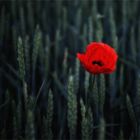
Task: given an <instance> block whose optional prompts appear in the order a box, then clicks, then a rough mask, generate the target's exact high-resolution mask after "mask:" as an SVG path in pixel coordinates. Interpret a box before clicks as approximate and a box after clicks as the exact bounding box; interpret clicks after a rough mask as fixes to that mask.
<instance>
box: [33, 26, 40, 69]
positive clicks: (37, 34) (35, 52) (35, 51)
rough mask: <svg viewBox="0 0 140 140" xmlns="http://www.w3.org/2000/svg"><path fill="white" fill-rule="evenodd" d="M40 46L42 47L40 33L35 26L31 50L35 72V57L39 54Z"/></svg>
mask: <svg viewBox="0 0 140 140" xmlns="http://www.w3.org/2000/svg"><path fill="white" fill-rule="evenodd" d="M41 46H42V33H41V31H40V28H39V26H37V27H36V30H35V36H34V48H33V53H32V66H33V71H35V68H36V62H37V57H38V53H39V48H40V47H41Z"/></svg>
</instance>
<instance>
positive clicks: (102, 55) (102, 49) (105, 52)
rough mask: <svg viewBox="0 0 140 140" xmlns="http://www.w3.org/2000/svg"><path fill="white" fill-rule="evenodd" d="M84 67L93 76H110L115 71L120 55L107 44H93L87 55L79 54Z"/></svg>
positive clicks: (87, 50) (87, 49) (89, 46)
mask: <svg viewBox="0 0 140 140" xmlns="http://www.w3.org/2000/svg"><path fill="white" fill-rule="evenodd" d="M77 58H78V59H79V60H80V62H81V64H82V65H83V67H84V68H85V69H86V70H87V71H88V72H90V73H92V74H100V73H104V74H109V73H112V72H114V71H115V69H116V62H117V59H118V55H117V53H116V52H115V50H114V49H113V48H112V47H110V46H109V45H107V44H104V43H99V42H98V43H97V42H92V43H90V44H89V45H88V46H87V48H86V52H85V53H82V54H81V53H77Z"/></svg>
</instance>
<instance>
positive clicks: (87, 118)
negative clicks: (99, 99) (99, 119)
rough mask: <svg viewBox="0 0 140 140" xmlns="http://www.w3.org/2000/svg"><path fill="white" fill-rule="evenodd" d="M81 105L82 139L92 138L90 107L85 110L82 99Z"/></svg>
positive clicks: (88, 139) (89, 139)
mask: <svg viewBox="0 0 140 140" xmlns="http://www.w3.org/2000/svg"><path fill="white" fill-rule="evenodd" d="M80 105H81V116H82V122H81V128H82V140H92V132H93V117H92V112H91V108H88V110H87V111H86V107H85V105H84V103H83V100H82V99H81V100H80Z"/></svg>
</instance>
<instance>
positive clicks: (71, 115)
mask: <svg viewBox="0 0 140 140" xmlns="http://www.w3.org/2000/svg"><path fill="white" fill-rule="evenodd" d="M67 117H68V127H69V132H70V140H73V139H75V135H76V126H77V98H76V95H75V92H74V78H73V76H72V75H70V76H69V79H68V116H67Z"/></svg>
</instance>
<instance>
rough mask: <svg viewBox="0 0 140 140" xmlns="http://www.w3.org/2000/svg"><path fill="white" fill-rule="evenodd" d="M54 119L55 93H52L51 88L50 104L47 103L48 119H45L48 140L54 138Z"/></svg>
mask: <svg viewBox="0 0 140 140" xmlns="http://www.w3.org/2000/svg"><path fill="white" fill-rule="evenodd" d="M52 120H53V94H52V91H51V90H49V95H48V104H47V119H46V121H45V125H46V137H47V139H48V140H51V139H53V134H52Z"/></svg>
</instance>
